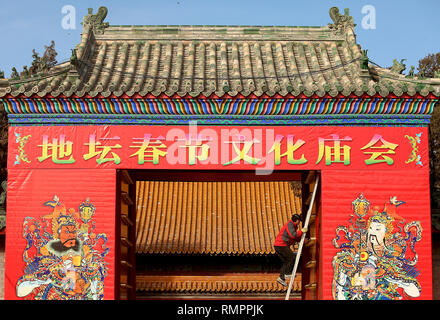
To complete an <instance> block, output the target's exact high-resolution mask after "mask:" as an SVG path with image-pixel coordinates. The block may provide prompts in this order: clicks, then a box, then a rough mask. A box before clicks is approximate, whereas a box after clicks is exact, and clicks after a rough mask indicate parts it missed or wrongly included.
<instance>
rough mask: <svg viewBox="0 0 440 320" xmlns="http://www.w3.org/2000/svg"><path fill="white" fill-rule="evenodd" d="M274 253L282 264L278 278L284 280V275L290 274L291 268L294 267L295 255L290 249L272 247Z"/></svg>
mask: <svg viewBox="0 0 440 320" xmlns="http://www.w3.org/2000/svg"><path fill="white" fill-rule="evenodd" d="M274 248H275V252H276V253H277V254H278V256H279V257H280V259H281V261H282V262H283V264H282V266H281V271H280V278H281V279H283V280H285V277H284V275H285V274H291V273H292V270H293V266H294V265H295V257H296V254H294V253H293V251H292V250H291V249H290V247H282V246H274Z"/></svg>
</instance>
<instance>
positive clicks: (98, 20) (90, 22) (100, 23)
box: [82, 6, 109, 34]
mask: <svg viewBox="0 0 440 320" xmlns="http://www.w3.org/2000/svg"><path fill="white" fill-rule="evenodd" d="M88 12H89V13H88V14H87V15H86V16H85V17H84V20H83V22H82V25H83V26H84V27H86V26H89V27H90V28H91V29H92V30H93V32H95V33H96V34H102V33H104V29H105V28H107V27H108V26H109V24H108V22H104V19H105V17H107V12H108V9H107V7H104V6H102V7H99V9H98V12H97V13H96V14H93V9H92V8H89V11H88Z"/></svg>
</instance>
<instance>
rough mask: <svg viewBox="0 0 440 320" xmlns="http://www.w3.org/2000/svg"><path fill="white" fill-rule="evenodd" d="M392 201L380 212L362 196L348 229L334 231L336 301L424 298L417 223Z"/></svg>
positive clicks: (338, 228)
mask: <svg viewBox="0 0 440 320" xmlns="http://www.w3.org/2000/svg"><path fill="white" fill-rule="evenodd" d="M404 204H405V202H403V201H399V200H398V199H397V198H396V197H391V198H390V201H389V203H386V204H385V205H384V207H383V208H382V209H381V208H380V207H379V206H372V205H371V204H370V202H369V201H368V200H367V199H366V198H365V197H364V196H363V195H362V194H361V195H360V196H359V197H358V198H357V199H356V200H354V201H353V202H352V210H353V213H352V214H351V217H350V219H349V222H350V223H351V224H350V225H349V226H348V227H347V226H339V227H337V229H336V238H334V239H333V245H334V246H335V247H336V248H338V249H340V250H339V251H338V253H337V254H336V255H335V256H334V257H333V272H334V273H333V283H332V294H333V298H334V299H337V300H401V299H411V298H416V297H418V296H420V293H421V286H420V284H419V281H418V280H417V276H418V275H419V271H417V268H416V265H417V261H418V255H417V253H416V251H415V244H416V243H417V242H418V241H420V239H421V234H422V228H421V225H420V222H419V221H411V222H409V223H405V220H404V218H403V217H401V216H399V215H398V207H399V206H400V205H404Z"/></svg>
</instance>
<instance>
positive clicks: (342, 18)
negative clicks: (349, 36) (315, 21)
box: [328, 7, 356, 34]
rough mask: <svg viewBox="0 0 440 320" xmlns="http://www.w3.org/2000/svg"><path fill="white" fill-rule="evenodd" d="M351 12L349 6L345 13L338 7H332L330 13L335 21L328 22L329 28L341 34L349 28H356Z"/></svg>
mask: <svg viewBox="0 0 440 320" xmlns="http://www.w3.org/2000/svg"><path fill="white" fill-rule="evenodd" d="M349 12H350V10H349V8H345V9H344V14H343V15H342V14H340V13H339V8H338V7H331V8H330V10H329V14H330V18H331V19H332V20H333V22H334V23H329V24H328V27H329V29H330V30H332V31H333V32H335V33H336V34H341V33H343V32H345V30H346V29H347V28H354V27H355V26H356V24H355V23H354V19H353V17H352V16H350V14H349Z"/></svg>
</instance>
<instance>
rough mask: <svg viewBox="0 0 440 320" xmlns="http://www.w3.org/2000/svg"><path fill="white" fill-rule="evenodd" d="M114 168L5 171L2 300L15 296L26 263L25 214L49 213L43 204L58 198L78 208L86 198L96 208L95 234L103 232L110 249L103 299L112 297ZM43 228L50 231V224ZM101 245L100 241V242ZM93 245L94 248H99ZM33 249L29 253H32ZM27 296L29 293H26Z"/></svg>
mask: <svg viewBox="0 0 440 320" xmlns="http://www.w3.org/2000/svg"><path fill="white" fill-rule="evenodd" d="M115 173H116V172H115V170H108V169H104V170H102V169H101V170H92V169H79V170H64V169H51V170H45V169H35V170H23V169H22V170H14V169H10V170H9V171H8V199H7V201H8V202H7V203H8V214H7V226H8V227H7V231H8V234H7V237H6V261H8V263H6V269H5V283H6V284H5V299H18V297H17V296H16V287H17V281H18V280H19V278H20V277H22V276H23V274H24V268H25V267H26V264H25V263H24V261H23V253H24V251H25V247H26V243H27V242H26V240H25V239H24V238H23V233H24V229H23V223H24V220H25V218H26V217H34V218H35V219H36V220H39V221H42V220H46V221H48V222H49V226H50V221H51V219H44V218H41V217H42V216H45V215H50V214H51V213H52V212H53V208H52V207H50V206H44V205H43V203H45V202H46V201H50V200H53V199H54V196H55V195H56V196H58V197H59V202H61V203H62V204H65V206H66V208H74V209H76V210H78V206H79V205H80V204H81V203H83V202H84V201H85V200H86V199H87V198H88V199H89V200H90V203H92V204H93V205H94V206H95V208H96V211H95V213H94V215H93V217H92V219H91V221H93V222H94V223H95V229H94V233H95V234H99V233H104V234H105V235H106V236H107V238H108V242H107V244H106V246H107V247H108V248H110V251H109V253H108V254H107V255H106V256H105V258H104V261H105V262H106V263H107V268H108V269H107V275H106V276H105V278H104V299H113V298H114V240H115V229H114V228H115V221H114V220H115V194H116V190H115V186H116V184H115V181H116V176H115ZM46 231H49V232H50V231H51V230H50V227H48V228H46ZM100 244H102V241H101V242H100V243H99V245H100ZM99 245H96V246H95V248H96V249H99V250H100V248H98V246H99ZM35 254H36V252H35V250H34V249H31V250H29V256H33V255H35ZM28 298H30V295H29V296H28Z"/></svg>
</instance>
